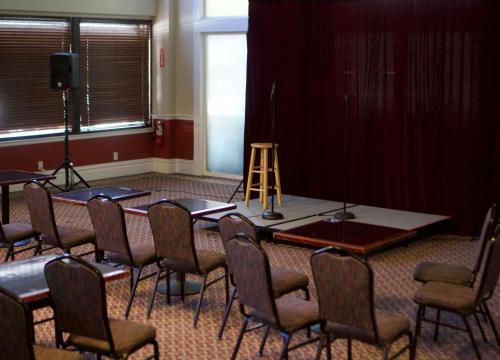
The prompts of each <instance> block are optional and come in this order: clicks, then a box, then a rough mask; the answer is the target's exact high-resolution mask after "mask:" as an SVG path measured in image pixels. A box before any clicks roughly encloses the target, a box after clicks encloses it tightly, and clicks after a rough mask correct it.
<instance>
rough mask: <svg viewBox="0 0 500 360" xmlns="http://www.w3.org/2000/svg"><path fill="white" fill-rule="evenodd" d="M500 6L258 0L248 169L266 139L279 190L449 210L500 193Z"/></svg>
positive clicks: (440, 0) (465, 1)
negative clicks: (274, 156) (273, 110)
mask: <svg viewBox="0 0 500 360" xmlns="http://www.w3.org/2000/svg"><path fill="white" fill-rule="evenodd" d="M497 7H498V5H497V4H496V2H495V1H486V0H484V1H482V0H337V1H334V0H332V1H326V0H316V1H306V0H288V1H286V0H281V1H280V0H268V1H265V0H250V12H249V30H248V74H247V108H246V126H245V167H244V168H245V169H247V168H248V166H247V164H248V158H249V149H250V143H252V142H262V141H270V97H269V94H270V89H271V84H272V81H273V80H276V81H277V83H278V91H277V128H276V138H277V142H278V143H279V157H280V158H279V161H280V171H281V176H282V186H283V191H284V193H287V194H296V195H302V196H310V197H319V198H326V199H332V200H338V201H341V200H342V190H343V175H344V171H343V166H342V151H343V142H344V132H343V129H344V127H343V124H344V96H345V95H347V96H348V99H349V100H348V106H347V108H348V111H347V113H348V117H347V123H348V135H347V143H348V148H349V155H348V159H349V162H348V164H349V168H348V179H349V185H348V201H350V202H354V203H358V204H366V205H373V206H382V207H389V208H394V209H403V210H410V211H420V212H426V213H439V214H447V215H451V216H452V217H453V219H454V224H455V225H456V227H455V230H456V231H457V232H460V233H472V232H473V231H474V230H476V229H477V227H478V226H479V224H480V222H481V221H482V218H483V216H484V213H485V211H486V208H487V207H488V206H489V204H490V203H491V202H492V201H495V200H496V201H498V200H499V198H500V141H499V138H500V125H499V120H500V110H499V104H500V99H499V98H498V97H499V96H498V93H499V92H498V87H499V81H500V74H499V73H500V71H499V70H498V67H499V66H500V65H499V64H500V56H499V51H498V48H499V46H500V41H499V40H498V38H497V37H496V33H497V32H498V33H500V27H499V26H498V24H499V23H500V21H499V19H500V17H498V9H497Z"/></svg>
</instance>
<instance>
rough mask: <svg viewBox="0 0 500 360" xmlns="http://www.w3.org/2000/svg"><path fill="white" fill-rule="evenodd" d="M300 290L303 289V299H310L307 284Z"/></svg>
mask: <svg viewBox="0 0 500 360" xmlns="http://www.w3.org/2000/svg"><path fill="white" fill-rule="evenodd" d="M302 290H303V291H304V299H306V300H311V295H310V294H309V289H308V288H307V286H306V287H304V288H302Z"/></svg>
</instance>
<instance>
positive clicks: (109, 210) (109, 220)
mask: <svg viewBox="0 0 500 360" xmlns="http://www.w3.org/2000/svg"><path fill="white" fill-rule="evenodd" d="M87 208H88V210H89V214H90V219H91V220H92V225H93V226H94V232H95V236H96V245H97V249H98V251H99V258H101V257H103V255H104V256H105V257H106V258H107V260H109V261H110V262H112V263H116V264H121V265H125V266H128V267H129V269H130V295H129V299H128V303H127V309H126V310H125V318H128V315H129V313H130V308H131V306H132V302H133V300H134V296H135V292H136V290H137V284H138V283H139V281H142V280H145V279H147V278H149V277H151V276H152V275H154V274H151V275H147V276H144V277H142V278H141V274H142V270H143V268H144V267H145V266H147V265H151V264H154V263H155V262H156V254H155V248H154V244H153V243H149V242H148V243H143V242H141V243H134V244H130V242H129V239H128V235H127V225H126V222H125V214H124V212H123V208H122V206H121V205H120V204H119V203H118V202H116V201H114V200H113V199H111V197H109V196H107V195H96V196H94V197H93V198H91V199H90V200H89V201H88V202H87ZM99 260H104V259H99Z"/></svg>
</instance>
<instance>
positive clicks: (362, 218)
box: [202, 195, 450, 255]
mask: <svg viewBox="0 0 500 360" xmlns="http://www.w3.org/2000/svg"><path fill="white" fill-rule="evenodd" d="M342 208H343V203H341V202H337V201H329V200H321V199H314V198H307V197H300V196H293V195H283V206H282V207H277V206H276V207H275V211H278V212H280V213H282V214H283V216H284V218H283V219H280V220H264V219H262V217H261V214H262V212H263V208H262V204H261V203H260V202H259V200H258V199H252V200H251V201H250V203H249V206H248V207H247V206H245V203H244V202H243V201H241V202H237V203H236V209H235V210H232V211H228V212H225V213H217V214H212V215H208V216H205V217H203V218H202V219H203V220H206V221H212V222H216V221H217V220H218V219H219V218H220V217H222V216H224V215H225V214H227V213H229V212H239V213H241V214H243V215H245V216H246V217H248V218H249V219H250V220H251V221H252V222H253V223H254V224H255V226H257V228H258V229H259V230H261V231H264V232H272V233H274V235H275V236H274V237H275V238H276V239H279V240H285V241H288V242H297V243H302V244H308V245H312V246H325V245H327V244H329V243H330V244H332V245H336V246H340V245H341V244H342V241H344V242H345V244H346V246H345V247H346V248H348V249H350V250H353V247H352V246H351V245H352V241H353V239H352V237H351V238H349V239H342V238H338V239H335V241H334V239H332V238H331V237H325V236H323V235H324V231H323V230H324V228H325V227H324V226H322V225H321V224H319V226H309V225H310V224H314V223H320V222H322V221H330V219H332V218H333V216H334V214H335V213H336V212H338V211H340V210H342ZM347 208H348V211H350V212H352V213H354V215H355V216H356V218H355V219H353V220H348V221H349V222H352V223H354V224H353V225H352V226H351V227H356V228H359V229H366V231H371V232H372V233H373V231H374V229H377V227H380V229H379V230H381V231H378V232H377V233H379V234H381V235H380V236H383V235H382V234H389V232H387V231H382V230H383V229H381V228H387V229H395V230H398V231H399V232H400V234H399V235H398V236H396V237H394V236H392V237H391V238H390V239H389V238H377V237H376V236H375V237H373V236H372V235H373V234H370V236H368V237H369V238H370V239H371V241H369V242H368V243H366V241H362V242H363V244H364V245H363V246H364V247H365V248H363V246H361V247H360V248H359V249H358V250H359V251H356V252H358V253H361V254H365V255H366V254H367V253H369V252H371V251H372V250H374V249H377V250H378V249H380V248H381V247H380V246H373V245H374V243H376V244H384V246H385V245H387V246H388V245H392V244H394V243H395V242H401V241H406V240H408V239H409V238H412V237H415V236H416V235H417V234H418V232H419V231H422V230H424V229H427V228H429V227H430V226H434V225H436V224H439V223H442V222H445V221H447V220H449V219H450V217H449V216H445V215H435V214H424V213H418V212H411V211H403V210H394V209H386V208H380V207H374V206H366V205H357V204H350V203H349V204H347ZM335 222H337V221H335ZM355 224H365V225H370V226H361V225H360V226H359V227H357V226H356V225H355ZM320 227H321V228H322V229H323V230H322V234H323V235H321V236H319V235H318V236H319V237H321V238H319V237H318V241H317V242H315V241H314V238H315V231H316V230H314V229H318V228H320ZM296 229H299V230H297V231H298V232H300V234H301V236H299V237H298V236H295V235H296V233H297V231H294V230H296ZM304 229H305V230H304ZM304 231H309V232H311V233H310V236H309V237H308V239H307V241H304ZM337 234H341V232H337ZM356 234H357V235H356V236H358V237H362V231H358V230H356ZM289 235H290V236H289ZM332 236H334V237H335V236H337V237H338V236H341V235H332ZM360 241H361V240H360ZM365 245H366V246H365Z"/></svg>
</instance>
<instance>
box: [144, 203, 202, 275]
mask: <svg viewBox="0 0 500 360" xmlns="http://www.w3.org/2000/svg"><path fill="white" fill-rule="evenodd" d="M148 218H149V223H150V225H151V231H152V233H153V239H154V243H155V251H156V256H158V257H159V258H169V259H176V260H181V261H182V262H183V263H185V264H187V265H188V267H191V268H193V269H195V270H199V267H198V258H197V257H196V249H195V245H194V236H193V220H192V218H191V212H190V211H189V209H187V208H185V207H184V206H182V205H181V204H179V203H177V202H176V201H174V200H165V199H164V200H160V201H158V202H157V203H155V204H153V205H151V206H150V207H149V209H148Z"/></svg>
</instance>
